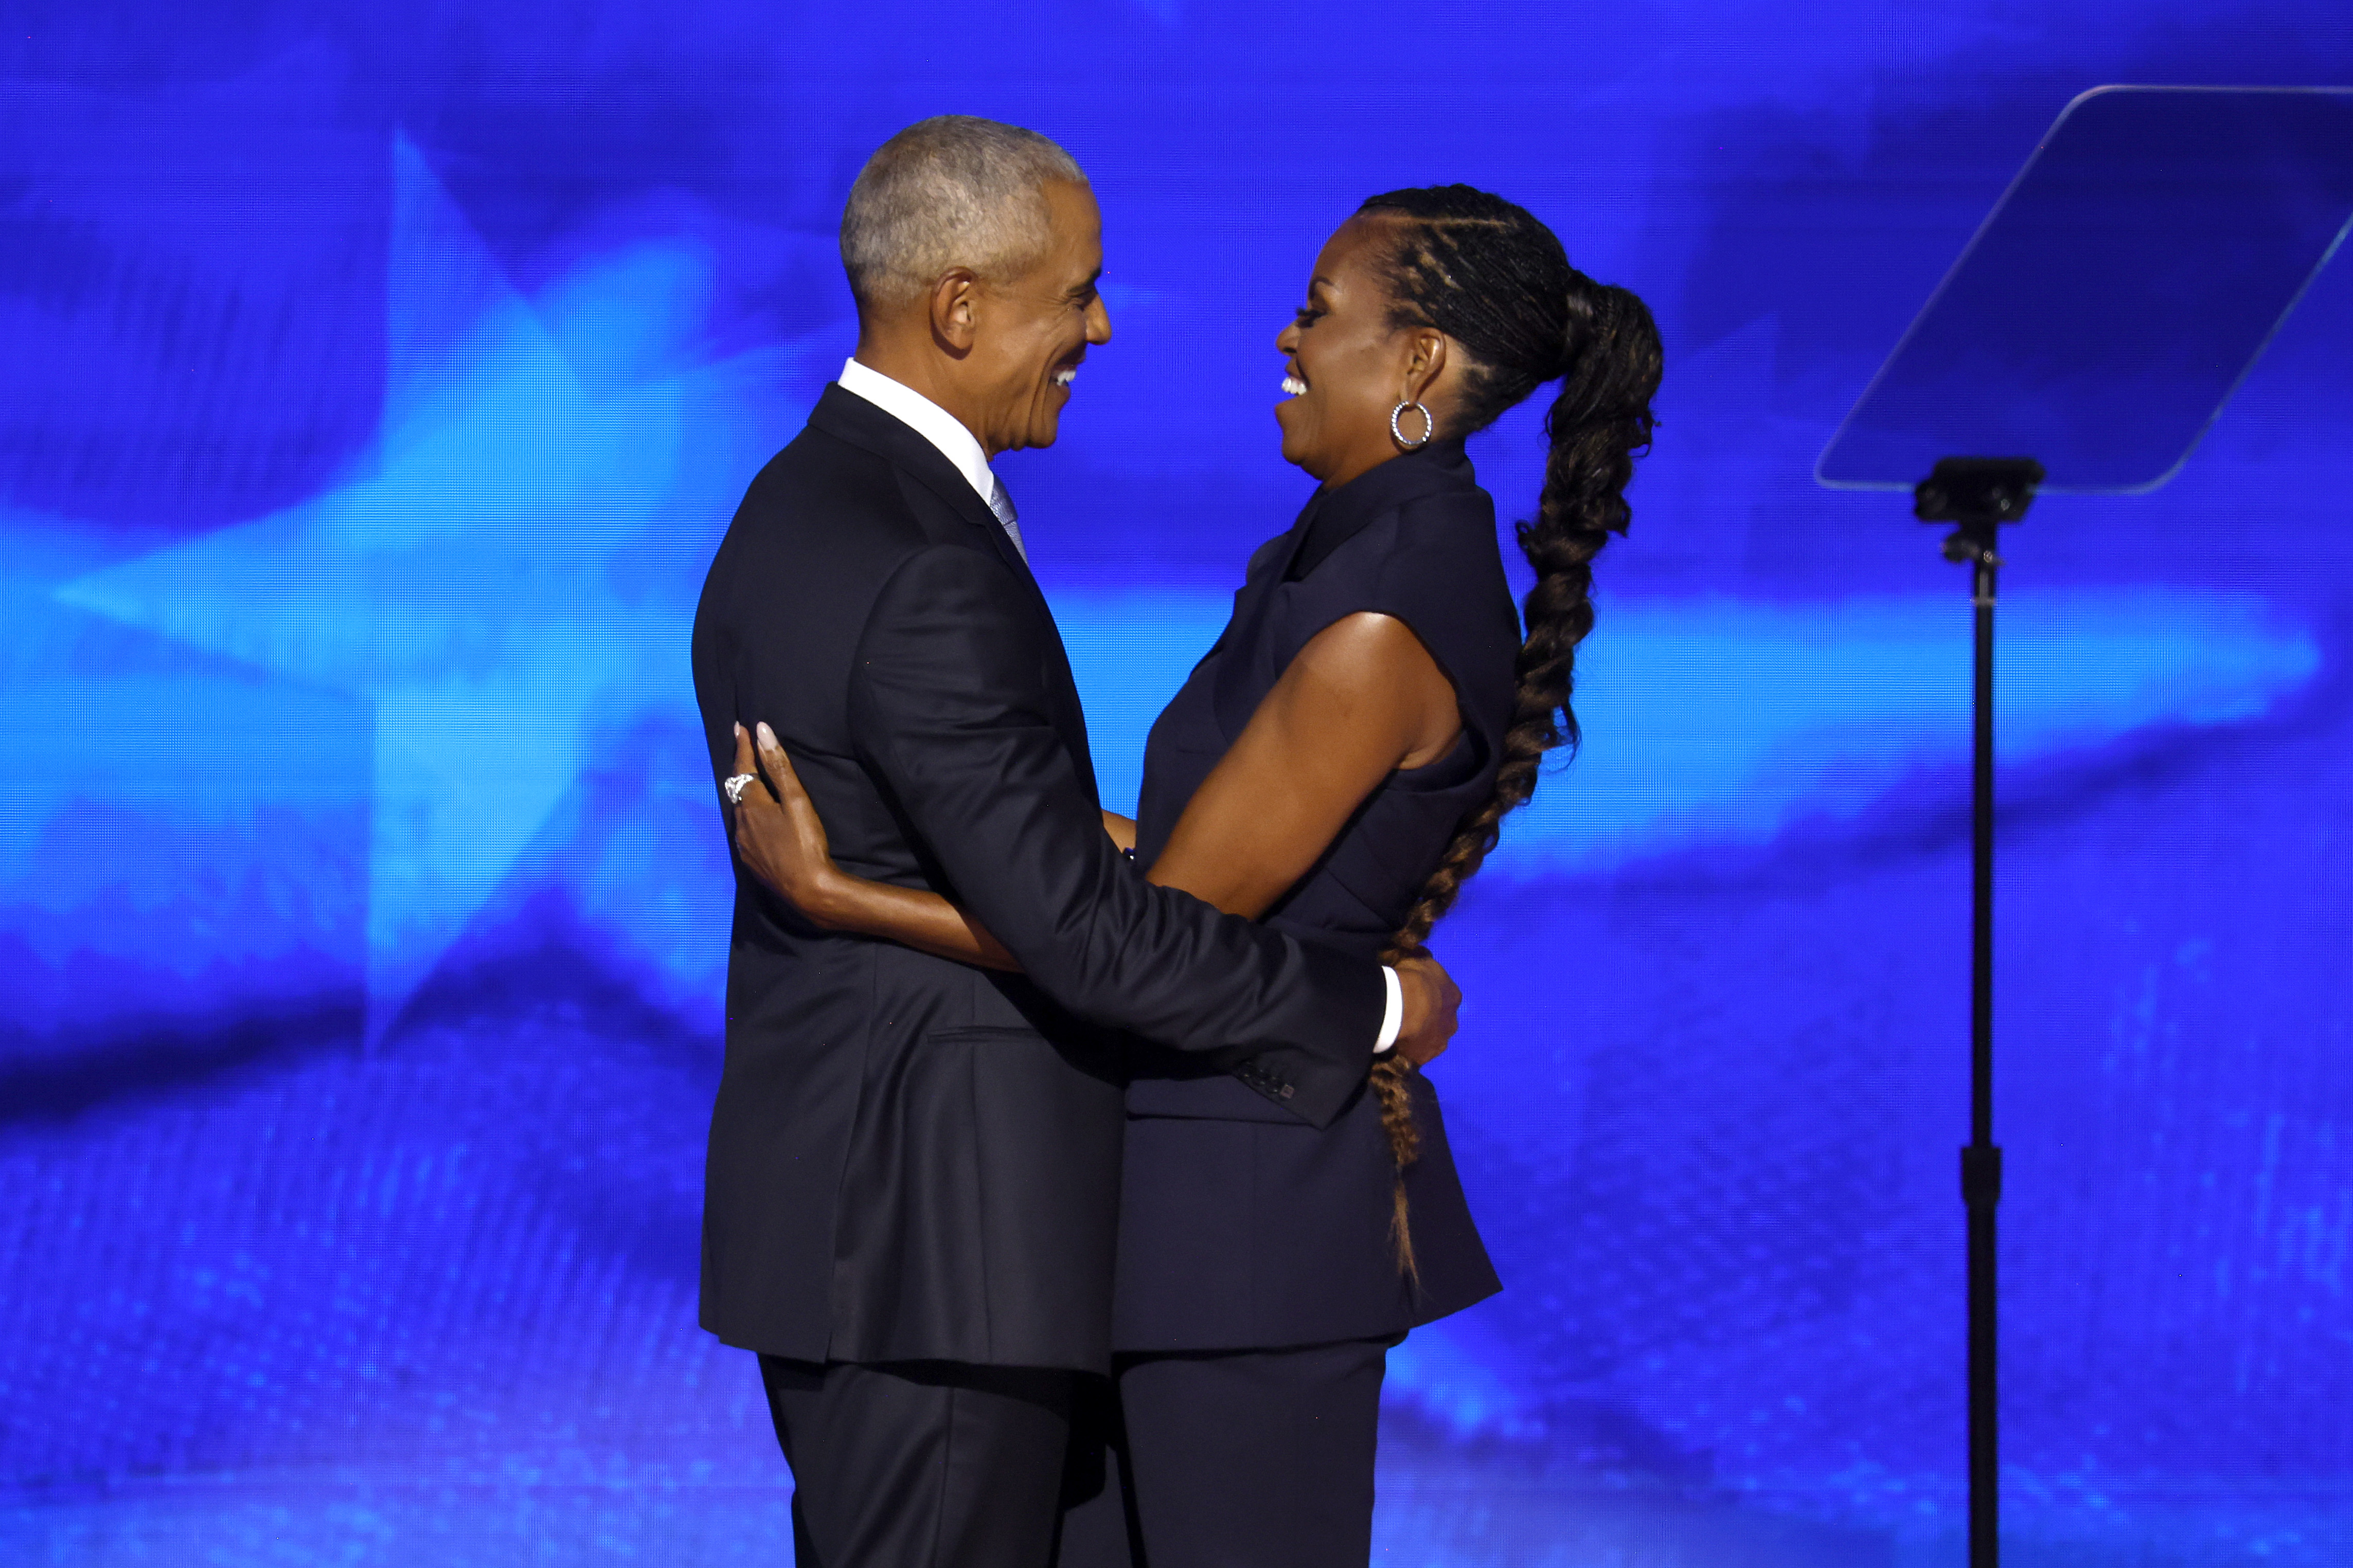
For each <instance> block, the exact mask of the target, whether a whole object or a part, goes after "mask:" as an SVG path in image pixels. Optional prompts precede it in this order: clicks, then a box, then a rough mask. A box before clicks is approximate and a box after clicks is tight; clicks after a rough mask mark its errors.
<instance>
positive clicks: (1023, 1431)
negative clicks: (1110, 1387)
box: [760, 1356, 1078, 1568]
mask: <svg viewBox="0 0 2353 1568" xmlns="http://www.w3.org/2000/svg"><path fill="white" fill-rule="evenodd" d="M760 1377H761V1380H762V1381H763V1382H764V1383H765V1384H767V1390H768V1411H769V1414H770V1415H773V1416H774V1417H775V1418H776V1440H777V1441H778V1442H779V1443H780V1444H782V1445H783V1446H784V1450H785V1462H786V1464H788V1465H790V1466H791V1467H792V1469H793V1555H794V1560H795V1561H796V1563H797V1564H798V1565H799V1568H1045V1565H1046V1563H1047V1561H1048V1559H1049V1558H1050V1556H1051V1555H1052V1554H1053V1550H1054V1531H1055V1525H1056V1521H1057V1519H1058V1517H1059V1512H1060V1499H1061V1496H1062V1490H1063V1486H1062V1477H1063V1469H1064V1466H1065V1463H1066V1460H1067V1458H1068V1456H1069V1452H1070V1447H1071V1399H1072V1394H1073V1389H1074V1387H1075V1385H1076V1384H1077V1383H1078V1374H1077V1373H1071V1372H1059V1371H1053V1370H1050V1369H1039V1368H1029V1367H1001V1366H967V1365H964V1364H961V1363H954V1362H902V1363H892V1364H889V1365H875V1366H870V1365H862V1364H860V1363H852V1362H826V1363H815V1362H803V1361H787V1360H786V1359H784V1358H783V1357H781V1356H762V1357H761V1358H760Z"/></svg>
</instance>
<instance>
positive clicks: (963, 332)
mask: <svg viewBox="0 0 2353 1568" xmlns="http://www.w3.org/2000/svg"><path fill="white" fill-rule="evenodd" d="M979 292H980V279H979V278H978V276H976V274H975V273H974V272H973V270H972V268H969V267H951V268H948V269H947V270H946V271H945V272H943V273H941V274H940V280H939V281H938V282H936V283H934V284H933V285H932V294H931V300H930V301H929V303H930V306H931V315H932V337H933V339H934V342H937V343H938V344H939V345H940V346H941V347H942V348H944V349H945V350H947V352H948V353H951V354H954V355H955V357H956V358H958V359H962V358H963V357H964V356H965V355H966V354H968V353H971V352H972V343H973V338H974V337H975V335H976V322H975V321H974V319H973V316H974V311H975V310H976V309H977V307H978V304H979V300H978V295H979Z"/></svg>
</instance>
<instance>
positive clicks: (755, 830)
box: [729, 723, 1132, 973]
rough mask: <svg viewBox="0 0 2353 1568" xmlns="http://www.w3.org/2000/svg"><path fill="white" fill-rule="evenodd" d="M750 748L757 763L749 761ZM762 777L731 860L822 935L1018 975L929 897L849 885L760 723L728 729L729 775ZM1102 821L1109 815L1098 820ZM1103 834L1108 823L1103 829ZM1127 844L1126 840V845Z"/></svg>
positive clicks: (1016, 966) (743, 812) (996, 947)
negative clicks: (879, 942)
mask: <svg viewBox="0 0 2353 1568" xmlns="http://www.w3.org/2000/svg"><path fill="white" fill-rule="evenodd" d="M755 746H756V749H757V752H758V760H757V761H756V762H754V748H755ZM763 769H765V771H766V773H767V777H768V783H769V784H773V785H774V786H775V793H773V794H771V793H770V791H769V790H768V789H767V788H765V787H763V786H762V785H761V784H759V783H757V782H754V783H753V784H750V785H747V786H746V787H745V789H744V798H743V799H742V800H740V801H738V802H736V803H735V804H734V805H733V806H732V807H730V808H729V813H730V817H731V819H732V821H733V826H734V834H735V853H736V855H737V856H738V857H739V858H741V859H742V860H743V862H744V867H745V868H747V869H749V870H750V871H751V873H752V874H753V875H754V876H755V877H757V878H759V879H760V880H761V881H763V882H765V883H766V884H767V885H768V886H769V887H770V888H771V889H775V891H776V894H777V896H778V897H780V898H782V899H783V900H785V901H786V903H789V904H791V905H792V906H793V907H794V908H795V909H797V910H800V912H801V914H802V915H803V916H804V917H805V918H807V920H808V921H809V922H810V923H811V924H813V925H817V926H819V927H822V928H823V929H825V930H827V931H858V932H860V933H861V934H863V935H866V936H879V937H888V938H889V939H890V940H892V942H898V943H900V944H902V946H906V947H912V948H914V949H916V950H917V951H918V952H928V953H930V954H932V955H933V956H934V957H936V958H952V959H955V961H956V962H958V963H974V964H978V965H980V966H981V967H982V968H984V969H1003V970H1009V971H1012V972H1014V973H1019V972H1020V969H1021V964H1020V963H1019V961H1018V960H1017V959H1015V958H1014V956H1013V955H1012V954H1011V953H1010V952H1007V951H1006V949H1005V944H1004V943H1002V942H998V941H997V939H996V938H995V937H993V936H991V935H990V934H989V933H988V931H987V929H986V928H984V927H983V926H982V925H981V924H980V922H979V921H975V920H973V919H972V918H971V917H970V916H968V915H966V914H965V912H964V910H960V909H958V908H957V907H956V906H955V905H954V904H952V903H950V902H948V900H945V899H944V898H942V897H940V895H939V894H937V893H931V892H924V891H922V890H920V889H914V888H901V887H894V886H892V884H891V883H889V882H871V881H868V880H867V879H865V878H863V877H853V876H850V875H849V874H848V873H847V872H845V871H843V870H842V869H841V868H839V867H838V866H836V865H835V864H834V863H833V853H832V851H831V849H830V848H829V847H828V846H827V844H826V837H825V824H824V822H823V821H821V820H820V819H819V818H818V814H817V806H816V805H815V804H814V803H813V802H812V801H810V799H809V797H808V791H807V790H806V789H803V788H802V787H801V781H800V775H799V774H797V773H794V772H793V762H792V759H791V758H790V757H788V756H786V754H785V748H784V747H783V746H782V745H780V744H778V743H777V741H776V731H773V730H771V729H769V728H768V726H767V725H765V723H764V724H762V725H761V726H760V727H759V733H758V735H757V736H756V737H754V735H753V734H752V733H750V732H749V731H745V729H744V726H743V725H741V724H738V725H736V726H735V772H736V773H738V774H743V773H752V774H754V775H757V774H758V773H760V772H761V771H762V770H763ZM1104 815H1105V816H1106V817H1108V816H1109V815H1110V814H1109V813H1105V814H1104ZM1105 826H1106V828H1108V826H1109V825H1108V823H1106V825H1105ZM1131 841H1132V840H1131Z"/></svg>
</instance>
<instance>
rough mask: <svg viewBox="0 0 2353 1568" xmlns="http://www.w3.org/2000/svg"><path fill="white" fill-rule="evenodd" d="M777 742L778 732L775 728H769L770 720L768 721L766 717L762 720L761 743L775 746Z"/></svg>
mask: <svg viewBox="0 0 2353 1568" xmlns="http://www.w3.org/2000/svg"><path fill="white" fill-rule="evenodd" d="M760 744H762V745H764V746H773V745H775V744H776V731H774V730H771V729H769V728H768V721H766V720H765V719H763V720H761V721H760Z"/></svg>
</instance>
